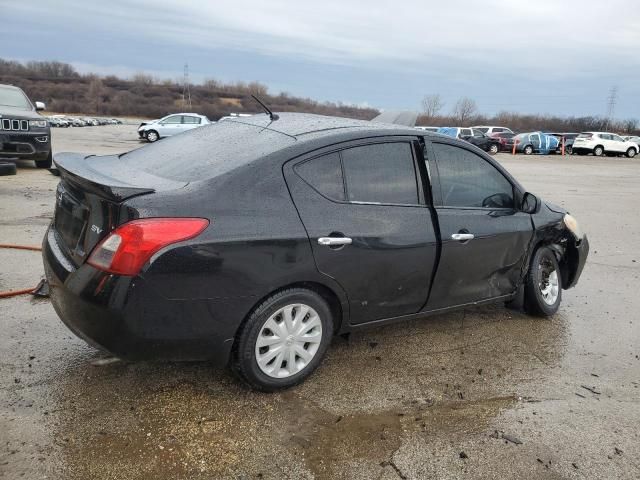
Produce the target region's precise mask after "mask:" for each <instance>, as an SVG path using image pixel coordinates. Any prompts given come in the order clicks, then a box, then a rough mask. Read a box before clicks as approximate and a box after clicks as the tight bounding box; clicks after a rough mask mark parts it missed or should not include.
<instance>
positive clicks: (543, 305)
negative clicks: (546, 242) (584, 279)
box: [524, 247, 562, 317]
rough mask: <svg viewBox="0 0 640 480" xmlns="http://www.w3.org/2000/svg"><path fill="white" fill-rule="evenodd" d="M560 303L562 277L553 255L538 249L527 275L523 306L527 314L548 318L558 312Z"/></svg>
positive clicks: (545, 250) (551, 252) (543, 248)
mask: <svg viewBox="0 0 640 480" xmlns="http://www.w3.org/2000/svg"><path fill="white" fill-rule="evenodd" d="M561 301H562V277H561V275H560V267H559V266H558V260H557V259H556V256H555V254H554V253H553V251H552V250H551V249H550V248H549V247H540V248H538V249H537V250H536V252H535V253H534V255H533V258H532V259H531V266H530V267H529V272H528V273H527V278H526V285H525V295H524V306H525V309H526V310H527V312H528V313H530V314H532V315H538V316H542V317H548V316H551V315H553V314H554V313H556V312H557V311H558V308H559V307H560V302H561Z"/></svg>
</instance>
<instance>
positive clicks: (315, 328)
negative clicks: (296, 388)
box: [232, 288, 333, 392]
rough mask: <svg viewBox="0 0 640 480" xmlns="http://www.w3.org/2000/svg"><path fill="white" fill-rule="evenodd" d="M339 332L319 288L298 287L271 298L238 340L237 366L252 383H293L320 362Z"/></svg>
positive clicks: (266, 386) (266, 387)
mask: <svg viewBox="0 0 640 480" xmlns="http://www.w3.org/2000/svg"><path fill="white" fill-rule="evenodd" d="M332 336H333V315H332V313H331V309H330V308H329V305H328V304H327V302H326V301H325V300H324V299H323V298H322V297H321V296H320V295H318V294H317V293H315V292H313V291H311V290H307V289H302V288H293V289H287V290H283V291H281V292H278V293H276V294H275V295H272V296H271V297H269V298H268V299H267V300H265V301H264V302H263V303H262V304H261V305H260V306H258V308H256V309H255V311H254V312H253V313H252V314H251V316H250V317H249V318H248V320H247V322H246V323H245V324H244V326H243V327H242V330H241V332H240V334H239V336H238V338H237V340H236V345H235V347H234V353H233V359H232V367H233V370H234V371H235V372H236V373H237V374H238V375H239V376H240V378H242V379H243V380H244V381H245V382H246V383H247V384H249V386H251V387H252V388H255V389H258V390H262V391H267V392H269V391H274V390H279V389H283V388H288V387H292V386H293V385H296V384H298V383H300V382H302V381H303V380H304V379H305V378H307V377H308V376H309V375H311V373H312V372H313V371H314V370H315V369H316V368H317V366H318V365H319V364H320V361H321V360H322V357H323V356H324V354H325V352H326V350H327V348H328V346H329V343H330V342H331V337H332Z"/></svg>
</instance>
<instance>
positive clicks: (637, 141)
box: [622, 135, 640, 146]
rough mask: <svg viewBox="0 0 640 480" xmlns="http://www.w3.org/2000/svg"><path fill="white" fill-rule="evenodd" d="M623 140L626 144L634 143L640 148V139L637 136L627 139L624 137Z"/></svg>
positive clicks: (627, 137)
mask: <svg viewBox="0 0 640 480" xmlns="http://www.w3.org/2000/svg"><path fill="white" fill-rule="evenodd" d="M622 139H623V140H624V141H626V142H633V143H635V144H637V145H638V146H640V137H637V136H633V135H632V136H626V137H622Z"/></svg>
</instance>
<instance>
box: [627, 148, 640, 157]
mask: <svg viewBox="0 0 640 480" xmlns="http://www.w3.org/2000/svg"><path fill="white" fill-rule="evenodd" d="M636 153H638V152H636V149H635V148H633V147H631V148H629V150H627V157H629V158H633V157H635V156H636Z"/></svg>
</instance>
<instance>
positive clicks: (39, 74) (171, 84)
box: [0, 59, 379, 120]
mask: <svg viewBox="0 0 640 480" xmlns="http://www.w3.org/2000/svg"><path fill="white" fill-rule="evenodd" d="M0 83H5V84H11V85H17V86H18V87H20V88H22V89H23V90H24V91H25V92H26V93H27V95H29V97H30V98H31V99H32V100H34V101H35V100H39V101H43V102H45V103H46V104H47V110H49V111H53V112H60V113H83V114H88V115H104V116H139V117H148V118H158V117H163V116H165V115H167V114H169V113H174V112H177V111H180V112H184V111H191V112H197V113H201V114H203V115H206V116H207V117H209V118H210V119H212V120H217V119H218V118H220V117H221V116H223V115H228V114H229V113H231V112H235V113H255V112H259V111H261V109H260V106H259V105H257V104H256V102H255V100H253V99H252V98H251V97H250V95H251V94H255V95H257V96H259V97H260V98H261V99H262V100H263V101H265V102H266V103H267V104H268V105H269V107H270V108H271V109H272V110H274V111H279V112H307V113H318V114H322V115H334V116H339V117H350V118H359V119H365V120H370V119H371V118H373V117H375V116H376V115H378V114H379V112H378V111H377V110H375V109H373V108H359V107H355V106H351V105H344V104H340V103H332V102H317V101H314V100H311V99H309V98H299V97H294V96H292V95H289V94H287V93H281V94H279V95H273V94H270V93H269V92H268V89H267V87H266V86H265V85H262V84H260V83H258V82H251V83H244V82H238V83H234V84H225V83H222V82H219V81H217V80H207V81H205V82H204V83H203V84H191V85H190V91H191V105H192V106H191V108H188V107H186V106H185V104H184V102H183V100H182V91H183V87H182V85H179V84H177V83H176V82H175V81H173V80H162V79H156V78H153V77H151V76H149V75H145V74H143V73H141V74H138V75H135V76H134V77H133V78H131V79H122V78H118V77H116V76H113V75H109V76H98V75H94V74H87V75H82V74H80V73H78V72H77V71H76V70H75V68H74V67H73V66H72V65H69V64H67V63H62V62H48V61H46V62H36V61H32V62H26V63H20V62H16V61H11V60H3V59H0Z"/></svg>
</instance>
